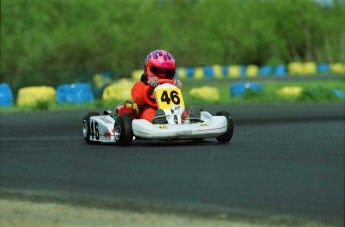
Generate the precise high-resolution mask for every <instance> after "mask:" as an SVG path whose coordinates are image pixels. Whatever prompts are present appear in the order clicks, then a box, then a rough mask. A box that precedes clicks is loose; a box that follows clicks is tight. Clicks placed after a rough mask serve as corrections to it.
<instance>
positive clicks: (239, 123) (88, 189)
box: [0, 103, 345, 226]
mask: <svg viewBox="0 0 345 227" xmlns="http://www.w3.org/2000/svg"><path fill="white" fill-rule="evenodd" d="M204 108H205V109H207V110H209V111H210V112H211V113H216V112H217V111H220V110H225V111H229V112H230V113H231V115H232V117H233V119H234V124H235V129H234V136H233V139H232V141H231V142H230V143H228V144H219V143H217V141H216V140H215V139H207V140H204V141H202V142H199V143H196V142H192V141H177V142H176V141H168V142H166V141H134V142H133V145H132V146H130V147H119V146H116V145H88V144H86V143H85V142H84V140H83V138H82V126H81V121H82V117H83V115H84V114H86V113H87V112H88V111H85V110H79V111H56V112H54V111H53V112H28V113H1V114H0V120H1V121H0V122H1V127H0V138H1V139H0V143H1V153H0V158H1V159H0V161H1V167H0V182H1V185H0V197H5V196H7V197H8V196H10V197H11V196H12V197H18V198H23V199H30V198H31V199H32V198H35V199H42V200H43V199H52V200H54V199H55V200H60V201H65V202H68V203H73V202H78V203H79V204H83V205H86V206H108V207H122V208H126V209H134V208H136V209H141V210H146V209H148V210H150V209H152V210H163V211H164V210H165V211H174V212H181V213H184V212H199V213H202V214H205V215H207V214H219V213H222V214H227V215H229V216H232V217H236V216H237V217H259V216H260V217H267V218H268V217H292V218H303V219H309V220H317V221H320V222H325V223H330V224H335V225H340V226H343V225H344V147H345V145H344V127H345V124H344V103H337V104H284V105H283V104H282V105H280V104H251V105H227V106H225V105H214V106H204ZM93 111H94V110H93Z"/></svg>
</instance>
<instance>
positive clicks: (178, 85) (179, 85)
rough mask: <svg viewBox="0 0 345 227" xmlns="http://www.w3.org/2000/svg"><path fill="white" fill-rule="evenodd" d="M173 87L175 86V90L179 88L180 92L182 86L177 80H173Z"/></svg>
mask: <svg viewBox="0 0 345 227" xmlns="http://www.w3.org/2000/svg"><path fill="white" fill-rule="evenodd" d="M174 85H175V86H176V87H177V88H179V89H181V90H182V87H183V84H182V82H181V81H179V80H175V83H174Z"/></svg>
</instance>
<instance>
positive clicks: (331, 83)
mask: <svg viewBox="0 0 345 227" xmlns="http://www.w3.org/2000/svg"><path fill="white" fill-rule="evenodd" d="M344 78H345V77H342V78H341V79H337V80H304V81H300V80H296V81H284V80H268V79H267V80H259V81H258V82H256V83H260V84H261V85H263V86H264V90H263V91H262V92H253V91H251V90H248V91H247V92H246V94H245V95H244V96H243V97H236V98H234V97H231V96H230V85H231V84H233V83H235V82H234V81H229V80H200V81H194V80H193V81H191V80H190V81H188V80H186V81H184V88H183V96H184V101H185V104H186V105H198V104H199V105H200V104H232V103H293V102H344V101H345V99H344V98H339V97H336V96H335V95H334V93H333V89H338V90H340V91H342V92H345V79H344ZM202 86H209V87H214V88H217V89H218V90H219V100H217V101H213V100H205V99H201V98H198V97H194V96H192V95H190V94H189V91H190V90H191V89H192V88H195V87H202ZM283 87H301V88H302V92H301V94H300V95H299V96H279V95H277V91H278V90H279V89H281V88H283ZM124 101H125V100H112V101H103V100H95V101H94V102H93V103H86V104H56V103H48V102H39V103H37V104H36V105H34V106H24V107H23V106H12V107H0V112H13V111H47V110H52V111H54V110H68V109H93V108H106V109H109V108H110V109H113V108H115V106H116V105H118V104H123V102H124Z"/></svg>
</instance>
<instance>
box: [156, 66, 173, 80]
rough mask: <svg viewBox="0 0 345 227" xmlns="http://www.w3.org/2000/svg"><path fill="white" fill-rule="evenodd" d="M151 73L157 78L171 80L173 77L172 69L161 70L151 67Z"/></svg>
mask: <svg viewBox="0 0 345 227" xmlns="http://www.w3.org/2000/svg"><path fill="white" fill-rule="evenodd" d="M151 72H152V73H153V74H155V75H156V76H157V77H162V78H167V79H172V78H173V77H174V76H175V70H174V69H161V68H157V67H155V66H151Z"/></svg>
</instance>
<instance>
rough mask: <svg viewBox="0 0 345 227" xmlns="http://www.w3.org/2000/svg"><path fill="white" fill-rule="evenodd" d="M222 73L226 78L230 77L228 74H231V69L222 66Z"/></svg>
mask: <svg viewBox="0 0 345 227" xmlns="http://www.w3.org/2000/svg"><path fill="white" fill-rule="evenodd" d="M222 73H223V76H224V77H226V76H227V75H228V73H229V67H228V66H225V65H223V66H222Z"/></svg>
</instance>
